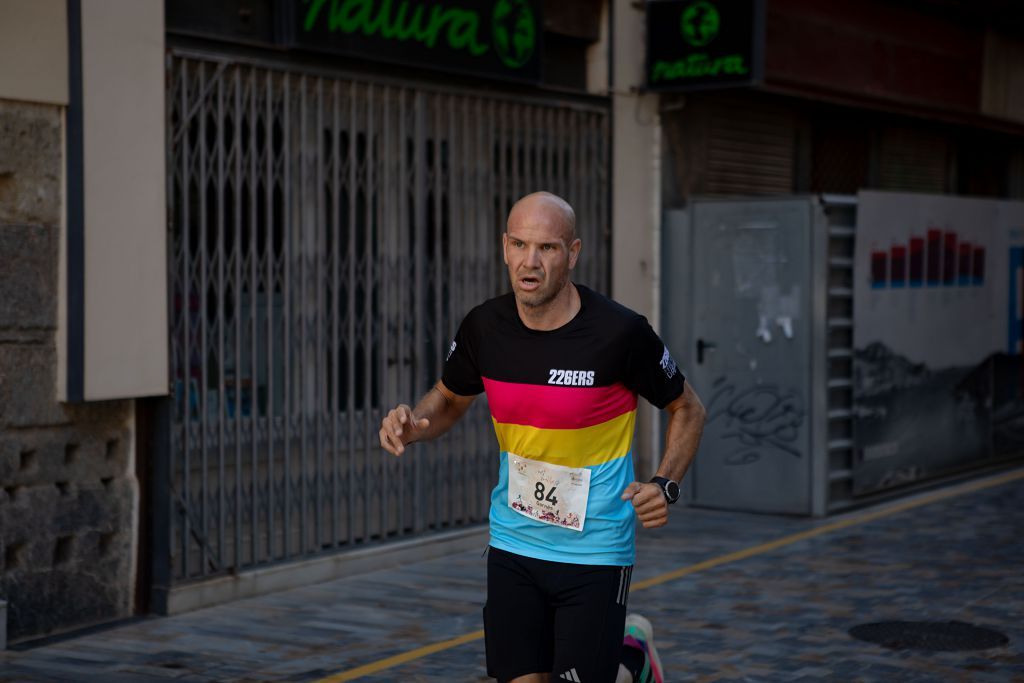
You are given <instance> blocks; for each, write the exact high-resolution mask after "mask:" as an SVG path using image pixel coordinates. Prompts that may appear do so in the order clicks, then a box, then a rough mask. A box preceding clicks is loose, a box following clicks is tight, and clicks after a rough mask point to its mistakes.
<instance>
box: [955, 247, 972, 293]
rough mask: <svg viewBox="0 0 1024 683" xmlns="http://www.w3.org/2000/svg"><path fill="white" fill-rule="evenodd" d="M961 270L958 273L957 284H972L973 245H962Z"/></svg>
mask: <svg viewBox="0 0 1024 683" xmlns="http://www.w3.org/2000/svg"><path fill="white" fill-rule="evenodd" d="M959 250H960V268H959V270H958V272H957V283H958V284H961V285H969V284H971V243H970V242H961V243H960V247H959Z"/></svg>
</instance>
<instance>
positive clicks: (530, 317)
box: [516, 282, 581, 332]
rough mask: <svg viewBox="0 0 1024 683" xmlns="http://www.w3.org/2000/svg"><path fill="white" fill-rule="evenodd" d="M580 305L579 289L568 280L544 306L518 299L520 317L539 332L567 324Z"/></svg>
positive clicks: (574, 315)
mask: <svg viewBox="0 0 1024 683" xmlns="http://www.w3.org/2000/svg"><path fill="white" fill-rule="evenodd" d="M580 305H581V302H580V294H579V291H578V290H577V289H576V286H575V285H574V284H573V283H572V282H567V283H566V284H565V287H562V290H561V291H560V292H559V293H558V296H556V297H555V298H554V299H552V300H551V301H549V302H548V303H546V304H544V305H543V306H524V305H523V304H521V303H519V301H518V300H516V308H517V309H518V311H519V319H520V320H522V321H523V324H524V325H526V326H527V327H528V328H530V329H531V330H537V331H538V332H547V331H550V330H557V329H558V328H559V327H561V326H562V325H565V324H566V323H568V322H569V321H570V320H572V319H573V318H575V317H576V314H577V313H579V311H580Z"/></svg>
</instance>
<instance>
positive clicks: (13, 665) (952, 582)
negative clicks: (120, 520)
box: [0, 469, 1024, 683]
mask: <svg viewBox="0 0 1024 683" xmlns="http://www.w3.org/2000/svg"><path fill="white" fill-rule="evenodd" d="M1022 475H1024V469H1021V470H1015V471H1011V472H1009V473H1003V474H1001V475H994V476H992V477H988V478H985V479H979V480H976V481H973V482H967V483H965V484H959V485H956V486H951V487H948V488H945V489H941V490H939V491H933V492H930V493H925V494H920V495H917V496H914V497H912V498H908V499H906V500H904V501H899V502H898V503H891V504H888V505H883V506H879V507H877V508H872V509H869V510H862V511H859V512H854V513H851V514H848V515H844V516H840V517H835V518H830V519H826V520H818V521H813V520H806V519H795V518H783V517H770V516H758V515H746V514H737V513H728V512H716V511H711V510H697V509H681V510H675V511H674V515H673V518H672V521H671V523H670V525H669V526H668V527H667V528H665V529H660V530H658V531H656V532H644V531H642V530H641V532H640V545H639V558H638V562H637V568H636V571H635V573H634V578H633V581H634V591H633V593H632V595H631V596H630V610H631V611H637V612H641V613H643V614H645V615H646V616H648V617H649V618H650V619H651V621H652V622H653V623H654V625H655V630H656V639H657V643H658V647H659V650H660V652H661V657H662V660H663V662H664V664H665V667H666V669H667V671H668V680H669V681H702V682H707V683H710V682H712V681H722V682H724V681H844V682H845V681H886V682H887V681H981V682H988V681H993V682H994V681H1000V682H1001V681H1021V682H1024V476H1022ZM483 550H484V548H483V547H481V548H480V550H479V551H473V552H464V553H459V554H457V555H453V556H452V557H451V558H448V559H445V560H432V561H427V562H420V563H416V564H410V565H408V566H405V567H401V568H399V569H394V570H386V571H377V572H373V573H370V574H363V575H360V576H354V577H351V578H345V579H338V580H335V581H331V582H328V583H323V584H319V585H315V586H309V587H307V588H301V589H296V590H291V591H286V592H282V593H277V594H274V595H269V596H265V597H261V598H253V599H248V600H241V601H238V602H235V603H232V604H230V605H225V606H221V607H214V608H209V609H205V610H200V611H197V612H192V613H189V614H184V615H180V616H176V617H168V618H153V619H147V620H143V621H141V622H138V623H134V624H129V625H125V626H121V627H118V628H113V629H108V630H105V631H101V632H98V633H94V634H91V635H88V636H83V637H80V638H76V639H73V640H67V641H63V642H60V643H55V644H51V645H48V646H44V647H39V648H35V649H32V650H27V651H22V652H10V651H9V652H7V653H3V654H0V681H2V682H5V683H6V682H8V681H11V682H13V681H40V682H45V681H76V682H78V681H81V682H89V681H96V682H101V681H102V682H104V683H106V682H111V683H116V682H119V681H131V682H144V681H316V680H320V679H324V678H328V677H330V678H331V679H332V680H334V681H342V680H360V681H367V682H375V683H383V682H384V681H486V680H490V679H488V678H487V677H486V675H485V669H484V656H483V641H482V640H481V639H480V638H479V630H480V629H481V618H480V608H481V603H482V600H483V595H484V568H485V560H484V558H483V557H482V551H483ZM882 620H901V621H918V620H928V621H951V620H957V621H963V622H969V623H971V624H975V625H978V626H984V627H988V628H991V629H995V630H997V631H999V632H1001V633H1003V634H1005V635H1006V636H1008V637H1009V643H1008V644H1007V645H1005V646H1002V647H996V648H992V649H989V650H981V651H960V652H923V651H890V650H886V649H884V648H882V647H879V646H876V645H872V644H869V643H865V642H861V641H858V640H855V639H853V638H851V637H850V636H849V635H848V633H847V632H848V630H849V629H850V628H851V627H853V626H856V625H858V624H863V623H866V622H874V621H882ZM460 637H462V638H461V640H460V641H455V642H451V641H453V639H457V638H460ZM456 642H461V644H456ZM438 643H440V646H439V647H438V648H437V650H438V651H436V652H433V653H432V654H424V652H423V649H422V648H424V646H428V645H431V644H438ZM403 654H405V655H407V657H406V659H408V660H409V661H405V662H403V663H396V659H395V658H396V656H401V655H403ZM399 658H400V657H399ZM382 660H383V661H382ZM358 667H364V669H363V671H364V672H365V673H366V675H363V676H358V677H357V676H356V674H357V673H358V672H353V670H354V669H357V668H358ZM371 670H372V671H371ZM346 672H348V673H346Z"/></svg>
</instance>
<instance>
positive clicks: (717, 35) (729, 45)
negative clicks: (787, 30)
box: [647, 0, 764, 91]
mask: <svg viewBox="0 0 1024 683" xmlns="http://www.w3.org/2000/svg"><path fill="white" fill-rule="evenodd" d="M763 62H764V2H763V0H649V2H648V3H647V87H648V89H650V90H660V91H665V90H696V89H701V88H720V87H735V86H741V85H750V84H752V83H757V82H759V81H760V80H761V74H762V71H763Z"/></svg>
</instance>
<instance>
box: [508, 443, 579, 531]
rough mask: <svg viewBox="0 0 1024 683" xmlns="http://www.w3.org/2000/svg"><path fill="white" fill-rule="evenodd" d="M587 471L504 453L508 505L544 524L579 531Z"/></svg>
mask: <svg viewBox="0 0 1024 683" xmlns="http://www.w3.org/2000/svg"><path fill="white" fill-rule="evenodd" d="M589 495H590V470H588V469H587V468H585V467H564V466H562V465H551V464H548V463H546V462H539V461H537V460H530V459H528V458H521V457H519V456H518V455H515V454H513V453H509V454H508V506H509V507H510V508H512V509H513V510H515V511H516V512H518V513H519V514H521V515H525V516H527V517H530V518H531V519H535V520H537V521H538V522H543V523H545V524H553V525H554V526H560V527H565V528H566V529H572V530H574V531H583V523H584V522H585V521H586V519H587V497H588V496H589Z"/></svg>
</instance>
